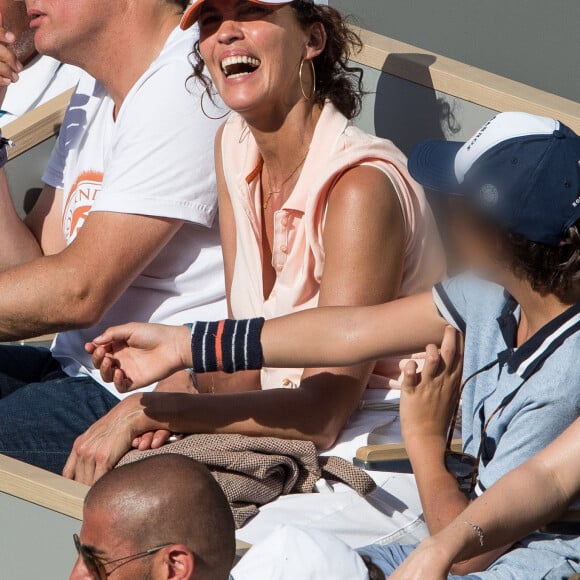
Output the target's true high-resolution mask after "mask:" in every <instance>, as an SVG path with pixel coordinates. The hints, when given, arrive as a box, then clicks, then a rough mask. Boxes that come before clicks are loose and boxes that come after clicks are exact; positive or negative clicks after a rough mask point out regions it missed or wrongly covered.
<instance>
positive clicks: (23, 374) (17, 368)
mask: <svg viewBox="0 0 580 580" xmlns="http://www.w3.org/2000/svg"><path fill="white" fill-rule="evenodd" d="M64 377H66V375H65V374H64V372H63V371H62V369H61V367H60V364H59V363H58V361H57V360H56V359H54V358H53V356H52V353H51V352H50V351H49V350H48V349H46V348H35V347H32V346H5V345H3V346H0V399H3V398H5V397H8V396H9V395H12V393H14V392H15V391H17V390H18V389H20V388H21V387H23V386H25V385H28V384H30V383H38V382H42V381H45V380H52V379H57V378H64Z"/></svg>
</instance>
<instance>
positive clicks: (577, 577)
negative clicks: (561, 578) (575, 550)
mask: <svg viewBox="0 0 580 580" xmlns="http://www.w3.org/2000/svg"><path fill="white" fill-rule="evenodd" d="M568 580H580V574H574V576H570V578H568Z"/></svg>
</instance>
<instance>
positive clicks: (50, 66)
mask: <svg viewBox="0 0 580 580" xmlns="http://www.w3.org/2000/svg"><path fill="white" fill-rule="evenodd" d="M81 75H82V71H81V69H79V68H77V67H76V66H71V65H68V64H62V63H60V62H58V61H57V60H55V59H54V58H51V57H50V56H41V55H39V56H37V57H36V58H35V59H34V60H33V61H32V62H31V63H30V64H29V65H28V66H27V67H26V68H25V69H24V70H23V71H22V72H21V73H20V75H19V76H20V78H19V80H18V82H17V83H14V84H13V85H10V87H9V88H8V91H7V92H6V98H5V99H4V102H3V103H2V107H1V111H0V127H5V126H6V125H8V123H11V122H12V121H14V120H16V119H17V118H18V117H20V116H22V115H24V113H28V111H32V110H33V109H36V107H38V106H40V105H42V104H44V103H46V102H47V101H50V99H53V98H54V97H57V96H58V95H60V94H61V93H64V92H65V91H68V90H69V89H72V88H73V87H74V86H76V84H77V83H78V81H79V78H80V77H81Z"/></svg>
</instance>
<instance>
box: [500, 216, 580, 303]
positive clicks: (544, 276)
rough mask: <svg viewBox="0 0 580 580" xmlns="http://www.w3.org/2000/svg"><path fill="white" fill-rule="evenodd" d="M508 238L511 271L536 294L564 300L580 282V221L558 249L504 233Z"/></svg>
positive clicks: (507, 246) (506, 240) (506, 239)
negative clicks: (525, 281) (552, 295)
mask: <svg viewBox="0 0 580 580" xmlns="http://www.w3.org/2000/svg"><path fill="white" fill-rule="evenodd" d="M504 238H505V250H506V254H507V255H509V262H510V266H511V268H512V269H513V271H514V272H515V273H516V274H518V275H519V276H521V277H522V278H524V279H526V280H527V281H528V282H529V283H530V285H531V287H532V288H533V289H534V290H535V291H536V292H539V293H540V294H554V295H555V296H557V297H558V298H559V299H561V300H563V299H566V298H567V296H568V295H569V293H570V291H571V290H573V289H574V287H575V286H576V285H577V284H578V283H580V220H578V221H577V222H576V223H575V224H574V225H573V226H572V227H571V228H570V229H569V230H568V235H567V237H566V240H565V242H563V243H562V244H561V245H560V246H558V247H552V246H545V245H544V244H537V243H536V242H530V241H529V240H526V239H525V238H523V237H522V236H519V235H517V234H513V233H506V234H504Z"/></svg>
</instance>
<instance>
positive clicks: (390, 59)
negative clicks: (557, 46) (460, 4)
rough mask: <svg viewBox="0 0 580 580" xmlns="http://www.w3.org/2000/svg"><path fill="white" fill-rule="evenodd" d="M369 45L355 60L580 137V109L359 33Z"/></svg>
mask: <svg viewBox="0 0 580 580" xmlns="http://www.w3.org/2000/svg"><path fill="white" fill-rule="evenodd" d="M357 32H359V33H360V35H361V38H362V40H363V43H364V46H363V50H362V52H361V53H360V54H358V55H356V56H355V57H354V58H353V60H354V61H355V62H357V63H359V64H362V65H365V66H368V67H370V68H374V69H377V70H381V71H383V72H385V73H388V74H391V75H394V76H396V77H399V78H402V79H405V80H408V81H411V82H413V83H416V84H419V85H422V86H424V87H427V88H430V89H434V90H436V91H440V92H442V93H446V94H448V95H452V96H454V97H457V98H459V99H463V100H465V101H469V102H471V103H475V104H477V105H481V106H482V107H487V108H489V109H493V110H494V111H525V112H528V113H533V114H536V115H544V116H546V117H553V118H556V119H559V120H560V121H562V122H563V123H565V124H566V125H568V126H569V127H570V128H572V129H574V130H575V131H576V132H578V133H580V104H579V103H576V102H574V101H571V100H569V99H564V98H563V97H559V96H557V95H554V94H551V93H548V92H546V91H542V90H540V89H536V88H534V87H530V86H528V85H525V84H523V83H519V82H516V81H513V80H511V79H508V78H505V77H501V76H499V75H496V74H493V73H490V72H488V71H485V70H482V69H478V68H476V67H473V66H469V65H466V64H463V63H461V62H459V61H456V60H453V59H450V58H447V57H444V56H441V55H439V54H435V53H433V52H429V51H426V50H423V49H420V48H417V47H416V46H412V45H410V44H406V43H404V42H400V41H398V40H393V39H392V38H387V37H385V36H381V35H379V34H375V33H374V32H369V31H368V30H361V29H358V30H357Z"/></svg>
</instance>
